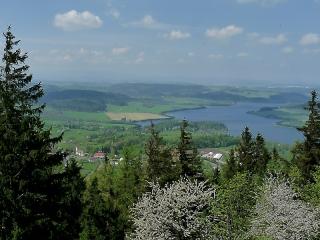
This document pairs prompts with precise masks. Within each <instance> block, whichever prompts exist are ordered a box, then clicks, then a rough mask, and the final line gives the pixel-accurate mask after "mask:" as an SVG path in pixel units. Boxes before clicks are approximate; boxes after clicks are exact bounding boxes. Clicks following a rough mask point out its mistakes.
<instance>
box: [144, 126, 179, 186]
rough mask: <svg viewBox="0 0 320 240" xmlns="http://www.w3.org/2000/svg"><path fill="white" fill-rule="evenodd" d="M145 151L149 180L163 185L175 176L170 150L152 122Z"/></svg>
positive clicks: (175, 171)
mask: <svg viewBox="0 0 320 240" xmlns="http://www.w3.org/2000/svg"><path fill="white" fill-rule="evenodd" d="M145 153H146V155H147V157H148V158H147V161H148V164H147V178H148V180H149V181H157V182H158V183H159V184H160V185H161V186H163V185H164V184H165V183H167V182H170V181H172V180H174V179H176V178H177V177H176V175H177V174H176V173H177V170H176V167H174V164H173V160H172V154H171V150H170V149H169V148H168V147H167V146H166V145H165V143H164V141H163V138H162V137H161V136H160V135H159V132H158V131H157V130H156V129H155V126H154V124H153V123H151V127H150V137H149V139H148V141H147V143H146V146H145Z"/></svg>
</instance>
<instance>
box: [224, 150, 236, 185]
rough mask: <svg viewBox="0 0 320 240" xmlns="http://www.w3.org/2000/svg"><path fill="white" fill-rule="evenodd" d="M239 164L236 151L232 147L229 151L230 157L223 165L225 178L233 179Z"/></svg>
mask: <svg viewBox="0 0 320 240" xmlns="http://www.w3.org/2000/svg"><path fill="white" fill-rule="evenodd" d="M237 171H238V166H237V161H236V156H235V151H234V149H233V148H232V149H231V150H230V153H229V158H228V159H227V160H226V163H225V165H224V166H223V171H222V173H223V178H225V179H228V180H229V179H231V178H233V176H234V175H235V174H236V173H237Z"/></svg>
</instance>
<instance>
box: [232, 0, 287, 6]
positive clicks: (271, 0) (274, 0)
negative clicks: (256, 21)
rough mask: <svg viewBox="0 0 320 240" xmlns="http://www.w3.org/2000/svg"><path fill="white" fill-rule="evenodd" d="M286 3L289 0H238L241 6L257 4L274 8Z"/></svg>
mask: <svg viewBox="0 0 320 240" xmlns="http://www.w3.org/2000/svg"><path fill="white" fill-rule="evenodd" d="M286 1H287V0H237V3H240V4H249V3H256V4H259V5H262V6H273V5H277V4H279V3H283V2H286Z"/></svg>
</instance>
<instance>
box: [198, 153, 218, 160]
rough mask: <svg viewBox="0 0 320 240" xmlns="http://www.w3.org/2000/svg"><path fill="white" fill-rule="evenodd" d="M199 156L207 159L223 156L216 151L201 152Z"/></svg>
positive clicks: (216, 158)
mask: <svg viewBox="0 0 320 240" xmlns="http://www.w3.org/2000/svg"><path fill="white" fill-rule="evenodd" d="M201 157H203V158H206V159H209V160H215V161H218V160H221V159H222V157H223V154H222V153H218V152H207V153H202V154H201Z"/></svg>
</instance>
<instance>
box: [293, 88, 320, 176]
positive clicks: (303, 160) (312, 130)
mask: <svg viewBox="0 0 320 240" xmlns="http://www.w3.org/2000/svg"><path fill="white" fill-rule="evenodd" d="M307 110H308V111H309V118H308V120H307V121H306V123H305V124H304V126H303V127H301V128H298V130H299V131H300V132H301V133H302V134H303V135H304V142H303V143H298V144H296V146H295V148H294V149H293V155H294V161H295V162H296V164H297V166H298V167H299V169H300V170H301V173H302V175H303V176H304V177H305V178H306V179H307V180H312V171H314V170H315V167H316V166H319V164H320V111H319V104H318V102H317V93H316V91H312V92H311V99H310V101H309V102H308V107H307Z"/></svg>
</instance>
